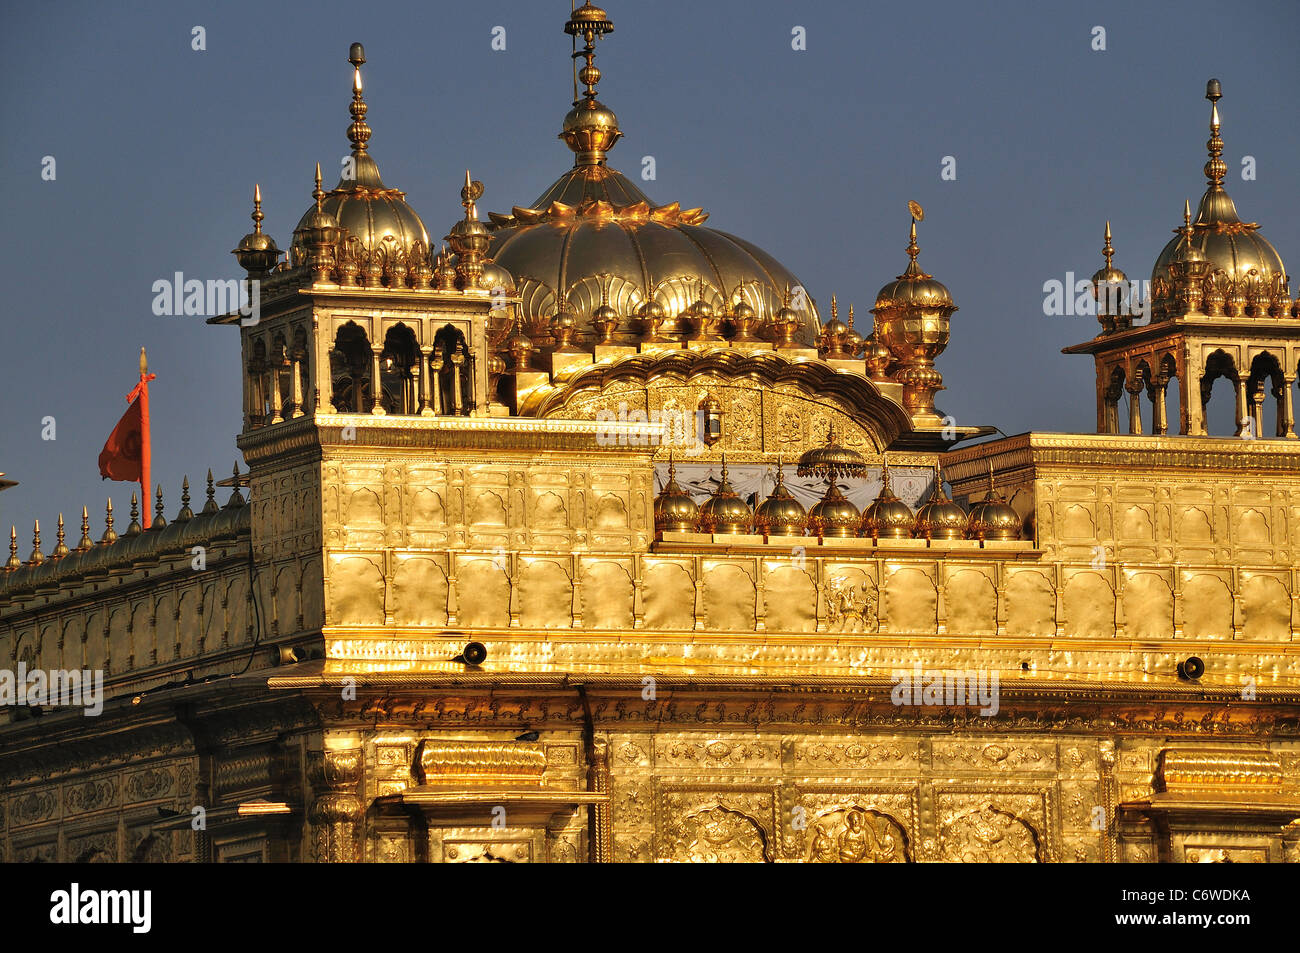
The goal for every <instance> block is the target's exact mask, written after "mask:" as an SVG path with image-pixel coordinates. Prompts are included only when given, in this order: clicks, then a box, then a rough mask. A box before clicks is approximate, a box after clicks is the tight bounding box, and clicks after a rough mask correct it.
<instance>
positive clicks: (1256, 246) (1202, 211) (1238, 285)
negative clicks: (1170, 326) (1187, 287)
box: [1151, 79, 1290, 320]
mask: <svg viewBox="0 0 1300 953" xmlns="http://www.w3.org/2000/svg"><path fill="white" fill-rule="evenodd" d="M1222 96H1223V90H1222V87H1221V86H1220V84H1219V81H1218V80H1217V79H1212V80H1210V81H1209V82H1208V83H1207V84H1206V87H1205V98H1206V99H1208V100H1209V101H1210V139H1209V141H1208V142H1207V143H1206V148H1207V149H1208V151H1209V158H1208V159H1207V160H1206V163H1205V177H1206V186H1207V187H1206V190H1205V194H1204V195H1202V196H1201V202H1200V205H1199V206H1197V209H1196V218H1195V220H1194V221H1192V222H1191V223H1190V226H1191V234H1190V236H1187V235H1185V234H1184V231H1183V229H1174V232H1175V234H1174V237H1173V238H1172V239H1170V240H1169V242H1168V243H1167V244H1166V245H1165V247H1164V248H1163V249H1162V250H1161V252H1160V255H1159V257H1158V258H1156V263H1155V266H1154V267H1153V268H1152V270H1151V298H1152V319H1153V320H1163V319H1165V318H1168V317H1171V316H1173V315H1174V314H1176V313H1180V312H1181V311H1182V310H1183V309H1182V308H1181V307H1180V302H1179V301H1178V296H1177V290H1176V287H1175V285H1176V279H1175V278H1174V275H1173V273H1172V272H1171V266H1173V265H1174V264H1175V263H1176V260H1177V259H1178V257H1179V256H1180V255H1183V256H1185V255H1186V254H1187V252H1186V247H1187V246H1188V245H1190V246H1191V247H1192V248H1194V249H1195V251H1196V252H1197V253H1199V254H1200V255H1201V256H1203V257H1204V259H1205V261H1207V262H1208V263H1209V264H1208V267H1207V268H1206V274H1207V278H1206V279H1205V281H1206V284H1207V286H1212V288H1210V287H1207V289H1206V290H1207V292H1212V293H1207V295H1206V301H1205V311H1206V313H1207V314H1228V315H1230V316H1231V315H1234V314H1235V315H1242V314H1245V315H1250V314H1252V313H1254V314H1258V315H1260V316H1263V315H1264V314H1265V313H1267V314H1272V315H1275V316H1280V315H1281V314H1283V313H1284V311H1285V310H1286V302H1289V300H1290V293H1289V290H1288V284H1289V283H1288V281H1287V272H1286V266H1285V265H1283V264H1282V257H1281V256H1280V255H1279V254H1278V253H1277V249H1276V248H1274V247H1273V245H1272V243H1271V242H1269V241H1268V239H1266V238H1265V237H1264V236H1263V235H1261V234H1260V233H1259V225H1258V224H1257V223H1255V222H1243V221H1242V220H1241V217H1240V216H1239V215H1238V214H1237V206H1236V203H1234V202H1233V201H1232V198H1231V197H1230V196H1229V195H1228V193H1227V191H1226V190H1225V189H1224V187H1223V180H1224V177H1225V175H1226V174H1227V171H1228V166H1227V163H1225V162H1224V160H1223V139H1222V137H1220V135H1219V131H1220V121H1219V100H1220V99H1221V98H1222ZM1234 296H1235V297H1237V298H1239V299H1241V300H1242V301H1243V302H1244V306H1243V307H1235V308H1234V307H1233V306H1232V301H1233V298H1234ZM1219 298H1222V299H1224V300H1226V301H1227V302H1228V305H1227V307H1226V308H1224V307H1223V306H1222V305H1220V306H1213V305H1212V302H1215V301H1217V300H1218V299H1219Z"/></svg>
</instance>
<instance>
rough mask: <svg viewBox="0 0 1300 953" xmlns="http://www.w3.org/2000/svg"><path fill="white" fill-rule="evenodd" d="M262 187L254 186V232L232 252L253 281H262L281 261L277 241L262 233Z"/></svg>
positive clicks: (245, 237)
mask: <svg viewBox="0 0 1300 953" xmlns="http://www.w3.org/2000/svg"><path fill="white" fill-rule="evenodd" d="M265 218H266V216H265V215H263V214H262V187H261V186H260V185H254V186H253V215H252V219H253V230H252V231H251V232H249V233H248V234H247V235H245V236H244V237H243V238H241V239H240V240H239V244H238V245H236V246H235V249H234V251H232V252H231V254H232V255H234V256H235V260H236V261H238V262H239V266H240V267H241V268H243V269H244V270H245V271H246V272H248V277H249V278H250V279H252V280H256V281H260V280H261V279H263V278H265V277H266V276H267V275H269V274H270V273H271V269H272V268H274V267H275V266H276V263H277V262H278V261H279V259H280V249H279V248H277V247H276V245H275V239H274V238H272V237H271V236H270V235H268V234H266V233H265V232H264V231H262V220H263V219H265Z"/></svg>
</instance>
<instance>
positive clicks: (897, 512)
mask: <svg viewBox="0 0 1300 953" xmlns="http://www.w3.org/2000/svg"><path fill="white" fill-rule="evenodd" d="M915 526H916V514H914V513H913V512H912V508H911V507H909V506H908V505H907V504H906V503H904V502H903V501H902V500H900V499H899V498H898V497H897V496H895V495H894V488H893V487H892V486H890V483H889V467H887V466H886V467H884V468H883V470H882V473H881V486H880V493H879V494H878V495H877V496H876V498H875V499H874V500H873V501H872V502H871V505H870V506H868V507H867V508H866V509H865V510H863V511H862V524H861V531H860V535H862V536H867V537H870V538H871V539H908V538H910V537H911V535H912V530H913V529H914V528H915Z"/></svg>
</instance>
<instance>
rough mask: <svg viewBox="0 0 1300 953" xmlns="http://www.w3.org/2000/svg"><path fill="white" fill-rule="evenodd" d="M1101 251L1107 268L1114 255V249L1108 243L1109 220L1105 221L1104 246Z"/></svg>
mask: <svg viewBox="0 0 1300 953" xmlns="http://www.w3.org/2000/svg"><path fill="white" fill-rule="evenodd" d="M1101 253H1102V255H1103V256H1105V258H1106V268H1107V269H1108V270H1109V268H1110V260H1111V259H1112V258H1114V257H1115V249H1114V248H1112V247H1111V245H1110V222H1109V221H1107V222H1106V247H1105V248H1103V249H1102V250H1101Z"/></svg>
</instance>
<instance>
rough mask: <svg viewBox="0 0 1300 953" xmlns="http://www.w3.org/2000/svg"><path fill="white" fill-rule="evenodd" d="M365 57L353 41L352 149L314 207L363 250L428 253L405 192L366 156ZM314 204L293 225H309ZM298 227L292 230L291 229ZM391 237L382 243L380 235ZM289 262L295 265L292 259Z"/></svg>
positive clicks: (426, 240) (350, 59) (350, 54)
mask: <svg viewBox="0 0 1300 953" xmlns="http://www.w3.org/2000/svg"><path fill="white" fill-rule="evenodd" d="M365 61H366V54H365V50H364V48H363V47H362V46H361V44H360V43H353V44H352V47H351V49H350V50H349V51H348V62H349V63H351V64H352V105H351V107H350V110H349V111H350V112H351V115H352V122H351V124H350V125H349V126H348V141H349V142H350V143H351V154H350V155H349V157H348V158H347V159H345V160H344V167H343V172H342V175H341V177H340V178H339V184H338V185H336V186H335V187H334V188H333V189H331V190H330V191H329V192H328V193H326V194H325V196H324V199H323V201H322V202H321V203H320V206H319V210H320V211H323V212H325V213H328V214H329V215H330V216H331V217H332V218H333V219H334V220H335V221H336V222H337V223H338V225H339V226H340V227H342V228H345V229H347V239H356V240H357V241H358V242H359V243H360V244H361V246H363V247H364V249H365V250H366V251H370V252H376V251H379V250H380V249H387V248H390V247H394V246H396V248H400V249H401V250H402V251H403V252H404V253H406V254H408V255H409V254H411V253H412V252H413V251H416V250H417V249H416V246H417V243H418V245H419V251H420V252H422V253H423V254H427V250H428V248H429V234H428V232H426V231H425V228H424V222H422V221H421V220H420V216H419V215H417V214H416V212H415V210H414V209H413V208H411V206H409V205H407V204H406V193H405V192H403V191H401V190H400V189H390V188H389V187H388V186H386V185H384V181H383V179H381V178H380V176H379V166H378V165H376V164H375V160H374V157H372V156H371V155H370V148H369V144H370V132H371V130H370V125H369V124H368V123H367V122H366V113H367V111H368V108H369V107H368V106H367V105H366V101H365V99H364V98H363V96H362V88H361V64H363V63H364V62H365ZM317 211H318V208H317V207H316V206H313V207H312V208H309V209H308V210H307V211H306V213H304V215H303V217H302V219H301V220H300V221H299V222H298V228H302V227H304V226H305V225H307V224H308V219H309V218H311V216H313V215H314V214H316V213H317ZM295 231H297V229H295ZM388 239H391V241H388V242H387V244H385V240H388ZM294 264H298V261H297V259H296V258H295V261H294Z"/></svg>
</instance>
